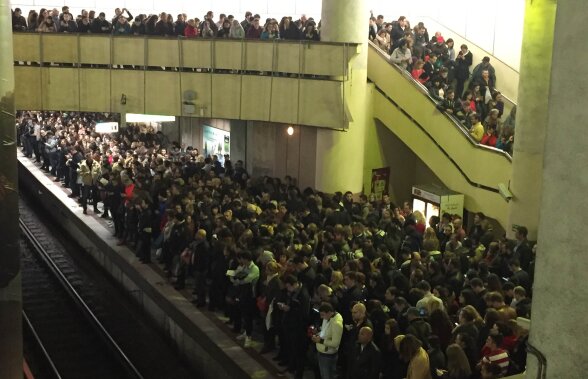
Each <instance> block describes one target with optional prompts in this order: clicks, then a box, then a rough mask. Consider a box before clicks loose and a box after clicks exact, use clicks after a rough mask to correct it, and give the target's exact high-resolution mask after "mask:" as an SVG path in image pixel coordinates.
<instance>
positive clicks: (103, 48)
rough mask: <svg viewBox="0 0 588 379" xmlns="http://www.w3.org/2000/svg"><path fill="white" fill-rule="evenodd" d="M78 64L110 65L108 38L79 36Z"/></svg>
mask: <svg viewBox="0 0 588 379" xmlns="http://www.w3.org/2000/svg"><path fill="white" fill-rule="evenodd" d="M80 63H85V64H90V63H94V64H110V38H103V37H102V36H91V35H84V34H80Z"/></svg>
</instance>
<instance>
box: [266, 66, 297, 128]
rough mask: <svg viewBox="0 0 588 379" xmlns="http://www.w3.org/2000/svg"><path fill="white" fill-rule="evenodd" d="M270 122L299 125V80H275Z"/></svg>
mask: <svg viewBox="0 0 588 379" xmlns="http://www.w3.org/2000/svg"><path fill="white" fill-rule="evenodd" d="M270 120H271V121H273V122H284V123H294V124H295V123H297V120H298V79H293V78H280V77H274V78H273V83H272V108H271V113H270Z"/></svg>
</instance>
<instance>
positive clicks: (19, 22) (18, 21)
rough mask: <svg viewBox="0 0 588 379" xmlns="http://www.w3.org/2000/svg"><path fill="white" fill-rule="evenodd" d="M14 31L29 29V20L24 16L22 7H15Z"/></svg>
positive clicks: (13, 14)
mask: <svg viewBox="0 0 588 379" xmlns="http://www.w3.org/2000/svg"><path fill="white" fill-rule="evenodd" d="M12 31H13V32H26V31H27V20H26V19H25V18H24V17H23V16H22V12H21V10H20V8H15V9H14V12H13V13H12Z"/></svg>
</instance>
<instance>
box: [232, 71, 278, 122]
mask: <svg viewBox="0 0 588 379" xmlns="http://www.w3.org/2000/svg"><path fill="white" fill-rule="evenodd" d="M242 88H243V94H244V96H241V116H240V117H239V118H241V119H243V120H262V121H269V119H270V109H271V101H272V99H273V97H272V77H270V76H243V83H242Z"/></svg>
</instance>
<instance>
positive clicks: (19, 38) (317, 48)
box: [12, 32, 358, 81]
mask: <svg viewBox="0 0 588 379" xmlns="http://www.w3.org/2000/svg"><path fill="white" fill-rule="evenodd" d="M12 38H13V39H14V40H15V43H14V46H15V48H14V61H15V63H16V62H36V63H39V64H40V65H43V66H48V65H49V64H51V63H53V64H54V65H56V66H60V67H61V66H63V67H78V68H80V67H81V68H84V67H87V66H88V65H99V66H98V67H102V68H105V67H107V68H116V69H135V70H141V69H146V68H149V69H153V68H163V69H164V70H165V69H168V68H169V69H173V70H179V69H180V68H182V69H205V70H214V71H216V70H230V69H233V67H232V66H236V65H238V64H239V63H240V67H239V69H238V70H239V73H240V74H247V73H256V74H260V73H268V72H272V73H280V74H282V73H284V74H297V75H304V76H306V77H308V78H310V79H317V80H332V81H344V80H345V78H346V73H345V72H343V71H342V69H344V68H345V67H346V62H343V63H342V62H341V60H343V59H351V58H352V55H353V51H355V50H356V49H355V47H356V46H357V45H358V44H356V43H347V42H344V43H343V42H320V41H306V40H295V41H294V40H256V39H251V40H249V39H241V40H239V39H225V38H218V39H212V38H211V39H204V38H165V37H160V36H154V37H153V36H145V35H142V36H133V35H124V36H123V35H120V36H119V35H111V34H79V33H71V34H60V33H24V32H23V33H13V34H12ZM46 41H51V42H54V43H61V42H63V43H64V44H63V47H62V48H60V49H58V50H55V49H51V50H46V49H45V48H44V45H46ZM140 41H143V43H140ZM76 43H77V49H76V48H75V47H76ZM184 45H185V46H184ZM236 49H240V50H241V51H242V52H243V55H242V56H241V57H239V59H237V57H236V56H235V55H234V54H231V51H234V50H236ZM278 49H280V51H282V49H285V50H284V51H287V52H289V54H291V60H283V59H282V60H279V59H278V58H279V56H278V54H277V52H278ZM168 50H169V51H170V54H171V55H170V54H161V51H168ZM176 50H177V55H176V54H175V52H176ZM246 52H247V54H245V53H246ZM209 53H210V54H209ZM180 54H181V55H180ZM218 54H221V56H220V58H221V59H217V57H216V55H218ZM270 54H271V55H270ZM266 56H271V57H272V59H273V62H271V64H268V60H267V58H266ZM109 58H110V59H109ZM239 61H240V62H239ZM294 61H303V63H304V64H302V65H300V64H299V65H295V64H291V63H290V62H294ZM19 64H22V63H19ZM64 65H65V66H64ZM272 67H273V70H272ZM300 67H303V71H297V70H296V68H300ZM198 72H200V71H198ZM206 72H208V71H206Z"/></svg>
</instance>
